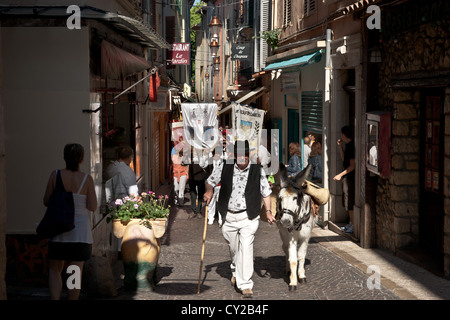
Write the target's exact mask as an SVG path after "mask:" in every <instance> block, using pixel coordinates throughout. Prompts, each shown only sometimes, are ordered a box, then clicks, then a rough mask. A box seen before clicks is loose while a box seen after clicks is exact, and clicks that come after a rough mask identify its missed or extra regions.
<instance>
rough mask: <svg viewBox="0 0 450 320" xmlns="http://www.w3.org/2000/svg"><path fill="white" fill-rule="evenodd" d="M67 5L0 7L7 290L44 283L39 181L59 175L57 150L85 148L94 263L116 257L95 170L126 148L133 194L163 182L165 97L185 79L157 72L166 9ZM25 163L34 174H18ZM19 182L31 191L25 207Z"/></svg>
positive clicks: (161, 67) (142, 4)
mask: <svg viewBox="0 0 450 320" xmlns="http://www.w3.org/2000/svg"><path fill="white" fill-rule="evenodd" d="M178 3H179V4H180V5H185V6H189V5H190V4H189V2H188V1H178ZM73 4H74V5H75V8H71V9H72V10H75V11H70V10H69V8H68V7H66V6H62V5H61V6H57V5H55V3H54V1H48V2H45V1H42V2H41V5H40V6H39V7H36V6H35V5H34V3H33V2H31V1H30V2H29V4H27V3H25V2H22V3H21V5H20V6H18V5H16V2H14V1H11V2H10V3H6V2H4V3H2V5H1V6H0V21H1V24H2V29H1V48H2V52H1V65H2V79H3V83H7V85H6V87H2V91H1V104H2V108H3V109H2V121H4V125H3V126H2V127H1V129H2V133H3V132H4V135H3V134H2V136H1V138H2V139H1V140H2V150H4V152H2V166H3V167H4V168H5V169H4V170H5V173H6V174H5V175H3V174H2V179H1V183H2V186H4V187H2V189H1V190H2V191H1V192H2V199H3V195H4V196H5V198H6V199H8V201H6V202H3V201H2V203H6V208H5V210H3V208H2V215H1V217H2V219H4V220H5V221H6V223H5V224H3V223H2V228H4V229H2V237H5V238H6V245H7V249H8V250H7V257H6V259H3V258H2V261H6V262H5V265H4V268H3V267H2V272H3V271H4V270H5V268H6V275H7V281H9V282H11V283H13V282H14V281H20V282H26V283H33V282H34V283H40V284H43V283H45V282H46V277H45V273H46V268H47V267H46V264H45V261H46V247H47V246H46V240H41V239H38V238H37V237H36V235H35V229H36V224H37V223H38V222H39V221H40V219H41V218H42V216H43V214H44V212H45V207H44V206H43V203H42V197H43V192H44V190H45V186H46V183H47V179H48V176H49V174H50V172H51V171H52V170H54V169H55V168H62V167H64V161H63V155H62V151H63V148H64V145H65V144H66V143H69V142H77V143H80V144H82V145H83V146H84V148H85V159H84V162H83V164H82V167H81V170H82V171H84V172H87V173H90V174H91V175H92V177H93V178H94V181H95V185H96V193H97V197H98V204H99V209H98V210H97V211H96V212H95V213H93V217H92V227H93V235H94V244H95V245H94V248H93V255H94V256H96V257H107V260H108V261H109V262H110V263H113V262H114V261H115V260H116V259H117V245H118V244H117V240H116V239H115V237H114V236H113V235H112V232H111V226H110V225H109V224H107V223H106V219H104V214H105V205H106V199H105V182H106V181H105V180H106V178H105V177H104V175H103V172H104V169H105V168H106V166H107V165H108V164H109V161H110V160H113V159H115V150H116V148H117V147H118V146H122V145H130V146H131V147H132V148H133V149H134V151H135V158H134V160H133V162H132V167H133V169H134V170H135V172H136V177H137V180H138V185H139V187H140V190H156V188H157V187H158V186H159V185H160V184H161V183H163V182H165V179H166V178H167V177H168V175H167V172H168V168H169V157H168V152H169V149H168V148H169V144H170V132H169V125H168V119H169V116H168V115H169V112H170V109H171V100H170V95H171V92H176V93H178V91H179V87H180V86H179V85H178V84H179V83H180V82H181V83H184V82H186V81H187V80H186V78H187V74H188V73H189V72H188V71H186V72H184V74H183V73H180V75H178V74H176V75H175V76H172V75H170V74H169V73H168V72H166V66H165V64H164V60H165V59H166V54H167V53H166V51H167V50H168V49H170V48H171V47H170V45H169V43H168V42H167V41H166V40H165V39H164V38H163V37H162V36H161V35H160V33H163V32H164V31H165V24H164V23H162V21H163V20H164V19H163V16H164V14H170V12H165V13H164V9H163V8H164V7H169V9H170V10H172V12H173V14H179V13H177V12H178V11H177V10H175V9H174V7H170V6H169V2H167V3H166V4H164V3H156V2H155V1H122V0H120V1H106V2H105V1H88V2H85V1H83V3H80V4H79V6H78V5H77V3H76V1H75V2H74V3H73ZM185 12H189V10H184V11H182V14H183V18H180V17H178V18H179V19H178V21H181V22H179V23H185V22H186V21H188V20H189V18H188V17H187V16H185ZM177 28H178V26H177ZM176 41H183V39H176ZM5 48H8V49H5ZM4 66H6V68H3V67H4ZM184 69H186V68H185V67H184ZM151 73H155V74H158V79H159V81H158V84H159V87H158V89H157V97H155V100H154V101H149V83H148V82H149V80H148V77H149V76H150V74H151ZM22 77H25V78H22ZM24 79H26V80H25V81H24ZM30 137H33V138H32V139H33V141H35V142H36V143H30ZM156 141H157V142H158V143H155V142H156ZM3 143H4V147H3ZM166 153H167V155H166ZM159 156H160V157H159ZM30 164H32V165H31V167H33V168H34V169H33V170H32V171H31V172H30V170H24V168H30ZM4 177H5V178H4ZM24 183H25V185H26V188H27V189H28V190H33V191H32V192H30V193H28V195H27V196H26V199H27V200H26V201H23V197H24V194H23V188H24ZM39 190H41V191H39ZM30 208H33V209H32V210H30ZM3 232H4V233H3ZM2 243H4V241H2ZM29 250H32V252H34V253H33V254H32V255H30V254H29V253H27V252H29ZM0 253H4V254H5V255H6V252H3V251H0ZM2 256H3V255H2ZM20 257H25V260H24V259H22V258H20ZM2 279H3V277H2Z"/></svg>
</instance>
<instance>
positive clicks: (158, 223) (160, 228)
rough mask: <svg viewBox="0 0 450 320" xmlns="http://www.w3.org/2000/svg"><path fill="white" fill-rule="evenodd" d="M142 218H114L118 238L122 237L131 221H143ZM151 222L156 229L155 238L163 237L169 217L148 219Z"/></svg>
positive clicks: (114, 227)
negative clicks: (123, 219)
mask: <svg viewBox="0 0 450 320" xmlns="http://www.w3.org/2000/svg"><path fill="white" fill-rule="evenodd" d="M141 221H142V220H141V219H131V220H130V221H127V222H123V221H121V220H119V219H114V220H112V228H113V234H114V236H115V237H116V238H118V239H121V238H122V237H123V234H124V232H125V229H126V227H127V226H128V224H129V223H137V222H141ZM146 221H148V222H150V225H151V227H152V229H154V233H155V238H158V239H159V238H161V237H162V236H163V235H164V233H165V232H166V228H167V218H157V219H155V220H146Z"/></svg>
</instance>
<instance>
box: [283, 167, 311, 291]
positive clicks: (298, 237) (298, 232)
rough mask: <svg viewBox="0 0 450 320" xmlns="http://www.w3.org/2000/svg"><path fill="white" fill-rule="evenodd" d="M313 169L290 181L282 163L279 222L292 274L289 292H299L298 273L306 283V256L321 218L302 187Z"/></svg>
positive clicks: (307, 168) (307, 169) (287, 261)
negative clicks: (317, 220)
mask: <svg viewBox="0 0 450 320" xmlns="http://www.w3.org/2000/svg"><path fill="white" fill-rule="evenodd" d="M310 170H311V165H308V166H307V167H306V169H304V170H303V171H302V172H300V173H298V174H297V175H296V176H295V177H293V178H288V177H287V174H286V167H285V166H284V164H282V163H280V192H279V194H278V198H277V214H276V219H277V226H278V230H279V232H280V237H281V240H282V242H283V251H284V253H285V254H286V272H287V273H288V274H289V273H290V283H289V291H293V290H297V274H298V278H299V279H300V283H305V282H306V276H305V268H304V265H305V256H306V252H307V249H308V243H309V239H310V237H311V231H312V229H313V227H314V224H315V222H316V221H315V220H316V219H317V217H316V215H315V210H314V208H316V207H315V205H314V204H313V203H312V202H311V201H312V199H311V197H310V196H309V195H307V194H306V193H304V192H303V191H302V184H303V182H304V181H305V179H306V177H307V176H308V174H309V172H310ZM297 267H298V273H297Z"/></svg>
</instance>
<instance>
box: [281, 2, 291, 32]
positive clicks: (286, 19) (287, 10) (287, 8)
mask: <svg viewBox="0 0 450 320" xmlns="http://www.w3.org/2000/svg"><path fill="white" fill-rule="evenodd" d="M291 2H292V1H291V0H284V10H283V25H285V26H287V25H288V24H289V23H290V22H291V17H292V15H291V14H292V12H291V7H292V6H291Z"/></svg>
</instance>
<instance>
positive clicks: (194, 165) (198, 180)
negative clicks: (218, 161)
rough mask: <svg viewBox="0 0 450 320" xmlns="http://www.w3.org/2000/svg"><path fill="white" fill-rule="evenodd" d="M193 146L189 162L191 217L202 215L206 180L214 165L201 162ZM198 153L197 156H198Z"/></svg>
mask: <svg viewBox="0 0 450 320" xmlns="http://www.w3.org/2000/svg"><path fill="white" fill-rule="evenodd" d="M194 152H195V151H194V148H191V163H190V164H189V192H190V197H191V209H192V213H191V214H190V215H189V217H188V218H189V219H191V218H195V217H197V218H201V217H202V206H203V195H204V194H205V181H206V179H207V178H208V177H209V175H210V174H211V170H212V165H209V164H208V163H207V162H206V163H205V167H201V166H200V164H199V161H200V159H199V157H198V155H197V153H195V154H194ZM196 155H197V157H196Z"/></svg>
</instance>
